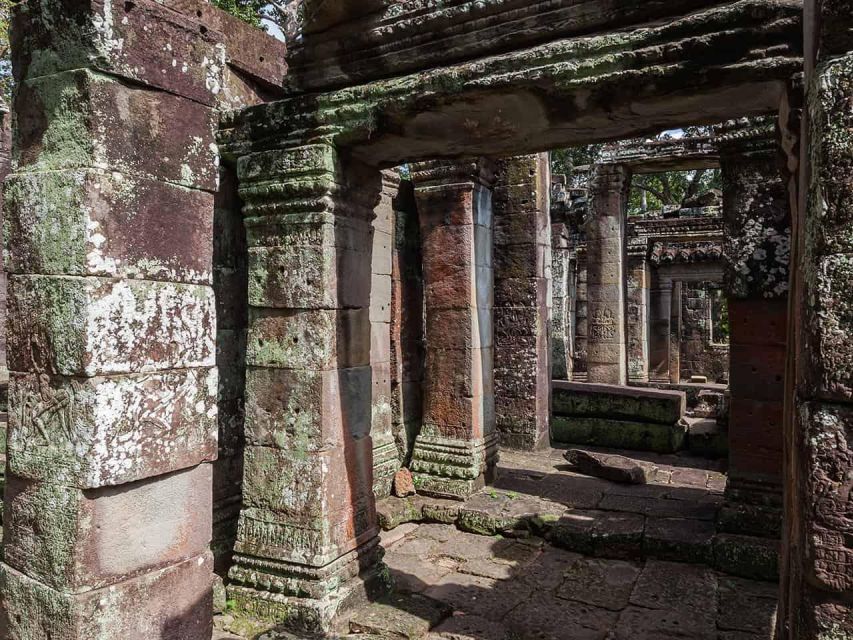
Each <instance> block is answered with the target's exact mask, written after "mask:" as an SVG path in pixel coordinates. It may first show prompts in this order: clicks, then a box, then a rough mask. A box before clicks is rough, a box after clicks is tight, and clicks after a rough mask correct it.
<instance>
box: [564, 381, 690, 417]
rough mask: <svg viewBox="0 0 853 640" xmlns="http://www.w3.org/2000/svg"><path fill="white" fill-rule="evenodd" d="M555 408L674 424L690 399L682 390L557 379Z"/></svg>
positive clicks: (568, 412)
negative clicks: (663, 389)
mask: <svg viewBox="0 0 853 640" xmlns="http://www.w3.org/2000/svg"><path fill="white" fill-rule="evenodd" d="M553 393H554V400H553V411H554V414H555V415H562V416H589V417H602V418H605V417H606V418H614V419H622V420H636V421H639V422H653V423H657V424H674V423H676V422H678V421H679V420H680V419H681V418H682V417H683V416H684V413H685V411H686V406H687V404H686V403H687V399H686V397H685V395H684V394H683V393H681V392H678V391H661V390H658V389H644V388H639V387H630V388H628V387H619V386H614V385H600V384H597V385H594V384H586V383H577V382H563V381H555V382H554V390H553Z"/></svg>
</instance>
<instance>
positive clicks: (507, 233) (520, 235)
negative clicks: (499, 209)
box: [494, 196, 551, 247]
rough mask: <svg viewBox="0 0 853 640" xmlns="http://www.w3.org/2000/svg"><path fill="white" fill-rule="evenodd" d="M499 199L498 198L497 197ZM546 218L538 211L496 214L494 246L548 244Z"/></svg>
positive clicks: (548, 236) (549, 238) (549, 239)
mask: <svg viewBox="0 0 853 640" xmlns="http://www.w3.org/2000/svg"><path fill="white" fill-rule="evenodd" d="M498 197H500V196H498ZM547 220H548V216H547V215H544V214H543V213H542V212H541V211H539V210H531V211H530V212H528V213H512V214H509V215H507V214H504V213H500V214H496V215H495V222H494V236H495V246H496V247H504V246H509V245H513V244H538V245H544V244H549V243H550V241H551V237H550V233H549V231H550V229H549V228H548V225H547Z"/></svg>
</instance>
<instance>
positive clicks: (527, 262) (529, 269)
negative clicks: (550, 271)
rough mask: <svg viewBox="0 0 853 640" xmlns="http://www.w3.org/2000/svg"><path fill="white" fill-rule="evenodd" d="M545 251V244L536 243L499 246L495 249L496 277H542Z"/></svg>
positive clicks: (543, 275) (544, 266) (543, 274)
mask: <svg viewBox="0 0 853 640" xmlns="http://www.w3.org/2000/svg"><path fill="white" fill-rule="evenodd" d="M545 251H546V247H545V245H538V244H511V245H504V246H501V247H499V248H498V249H496V250H495V275H496V277H498V278H533V279H535V278H544V277H545V268H546V265H545ZM548 266H550V265H548Z"/></svg>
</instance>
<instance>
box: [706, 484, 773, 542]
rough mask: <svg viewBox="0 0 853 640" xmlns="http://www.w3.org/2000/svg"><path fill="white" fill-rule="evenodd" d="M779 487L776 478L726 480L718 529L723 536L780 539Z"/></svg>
mask: <svg viewBox="0 0 853 640" xmlns="http://www.w3.org/2000/svg"><path fill="white" fill-rule="evenodd" d="M782 520H783V498H782V485H781V484H780V483H779V481H778V479H776V478H767V477H763V476H754V477H744V476H729V479H728V482H727V483H726V493H725V502H724V503H723V506H722V508H721V509H720V514H719V523H718V529H719V530H720V531H722V532H725V533H734V534H741V535H751V536H759V537H762V538H773V539H775V540H778V539H779V538H781V537H782Z"/></svg>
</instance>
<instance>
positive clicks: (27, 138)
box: [16, 70, 219, 214]
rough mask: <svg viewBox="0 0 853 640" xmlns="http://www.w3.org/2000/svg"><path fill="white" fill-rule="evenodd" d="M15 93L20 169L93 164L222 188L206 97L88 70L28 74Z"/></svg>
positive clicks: (212, 118)
mask: <svg viewBox="0 0 853 640" xmlns="http://www.w3.org/2000/svg"><path fill="white" fill-rule="evenodd" d="M16 100H17V101H19V103H20V105H21V108H20V109H19V112H20V115H19V117H18V136H19V145H18V149H17V151H16V158H17V162H18V165H17V170H18V171H22V170H28V171H32V170H39V171H44V170H49V171H55V170H62V169H78V168H85V167H91V168H97V169H103V170H109V171H117V172H120V173H122V174H124V175H126V176H129V177H145V178H151V179H155V180H161V181H164V182H171V183H174V184H179V185H182V186H185V187H191V188H196V189H204V190H206V191H216V189H217V172H218V163H219V159H218V151H217V147H216V144H215V142H214V127H215V121H216V117H215V112H214V111H213V110H211V109H210V108H208V107H206V106H204V105H201V104H198V103H195V102H192V101H190V100H186V99H184V98H181V97H179V96H176V95H173V94H170V93H167V92H164V91H152V90H150V89H147V88H141V87H138V86H132V85H127V84H124V83H122V82H120V81H118V80H117V79H115V78H113V77H111V76H108V75H103V74H100V73H93V72H92V71H89V70H79V71H72V72H67V73H61V74H55V75H50V76H42V77H37V78H30V79H29V80H27V81H26V82H25V83H23V84H22V85H21V86H20V89H19V91H18V94H17V96H16ZM175 132H180V135H175ZM171 213H172V214H175V213H179V211H172V212H171Z"/></svg>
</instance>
